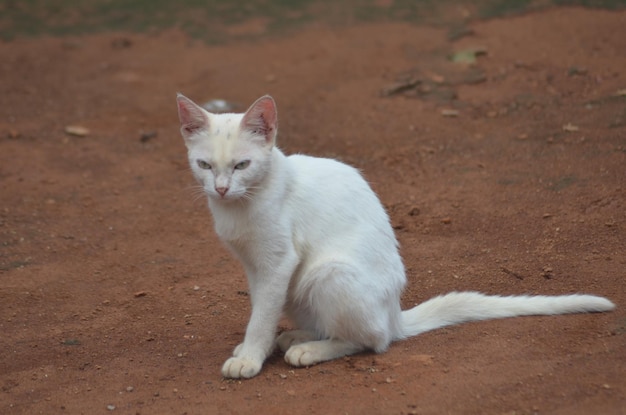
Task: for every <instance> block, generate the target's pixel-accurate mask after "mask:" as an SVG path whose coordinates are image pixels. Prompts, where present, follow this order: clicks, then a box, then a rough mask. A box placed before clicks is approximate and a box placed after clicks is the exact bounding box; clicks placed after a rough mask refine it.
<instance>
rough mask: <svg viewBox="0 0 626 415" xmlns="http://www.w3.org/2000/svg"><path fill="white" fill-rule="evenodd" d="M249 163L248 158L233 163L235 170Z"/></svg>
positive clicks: (241, 168)
mask: <svg viewBox="0 0 626 415" xmlns="http://www.w3.org/2000/svg"><path fill="white" fill-rule="evenodd" d="M249 165H250V160H244V161H240V162H239V163H237V164H235V170H243V169H245V168H246V167H248V166H249Z"/></svg>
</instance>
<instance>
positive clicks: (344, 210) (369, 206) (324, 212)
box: [287, 154, 388, 223]
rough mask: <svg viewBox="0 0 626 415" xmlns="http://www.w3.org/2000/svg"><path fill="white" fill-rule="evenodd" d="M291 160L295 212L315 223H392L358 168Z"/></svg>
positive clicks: (306, 158) (305, 158)
mask: <svg viewBox="0 0 626 415" xmlns="http://www.w3.org/2000/svg"><path fill="white" fill-rule="evenodd" d="M287 159H288V161H289V164H290V167H291V173H292V177H291V182H292V185H293V188H292V193H291V195H292V198H291V199H292V200H291V202H292V203H293V207H294V209H297V210H298V211H300V212H301V213H306V214H307V216H308V217H309V218H311V219H312V220H315V219H314V218H317V219H326V220H329V221H333V222H336V221H338V220H340V221H342V222H343V223H356V222H362V221H369V222H370V223H372V222H374V223H375V222H381V223H386V222H387V221H388V217H387V214H386V212H385V210H384V208H383V207H382V204H381V203H380V201H379V199H378V197H377V196H376V194H375V193H374V191H373V190H372V189H371V187H370V186H369V184H368V183H367V182H366V181H365V179H364V178H363V176H362V175H361V173H360V172H359V171H358V170H357V169H356V168H354V167H352V166H349V165H347V164H344V163H342V162H340V161H337V160H333V159H328V158H320V157H312V156H305V155H299V154H298V155H292V156H289V157H288V158H287Z"/></svg>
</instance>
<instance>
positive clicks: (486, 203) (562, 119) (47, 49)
mask: <svg viewBox="0 0 626 415" xmlns="http://www.w3.org/2000/svg"><path fill="white" fill-rule="evenodd" d="M625 28H626V12H625V11H601V10H584V9H580V8H556V9H547V10H542V11H538V12H535V13H530V14H526V15H523V16H517V17H506V18H498V19H493V20H487V21H475V22H473V23H470V24H468V25H466V26H465V27H464V28H463V30H461V31H458V30H454V31H450V30H449V28H447V27H443V26H438V27H432V26H430V27H429V26H418V25H409V24H406V23H367V24H366V23H359V24H354V25H351V26H347V27H343V28H339V27H332V26H325V25H311V26H310V27H308V28H305V29H300V30H297V31H295V32H293V33H290V34H289V35H281V36H260V38H259V39H258V40H251V39H248V40H240V41H236V42H231V43H227V44H222V45H216V46H215V45H214V46H210V45H207V44H205V43H202V42H200V41H196V40H193V39H190V38H189V37H187V36H186V35H184V34H182V33H181V32H178V31H174V30H170V31H165V32H159V33H156V32H155V33H151V34H127V33H104V34H97V35H86V36H81V37H63V38H46V37H37V38H30V39H25V38H18V39H15V40H12V41H10V42H4V43H2V44H1V45H0V50H1V51H2V52H1V54H2V59H1V61H0V74H1V75H0V87H1V90H2V102H1V104H0V192H1V193H0V199H1V200H0V244H1V245H0V281H1V282H0V333H1V337H0V387H1V390H0V413H2V414H104V413H120V414H212V413H219V414H245V413H256V414H267V413H272V414H287V413H289V414H291V413H307V414H381V413H385V414H459V413H467V414H534V413H537V414H591V413H594V414H626V376H625V374H626V290H625V289H624V282H623V281H624V277H625V276H626V274H625V269H626V267H625V264H626V250H625V244H626V232H625V226H626V54H625V53H624V51H626V29H625ZM264 30H265V27H264V24H263V22H262V21H253V22H250V24H248V25H239V26H237V27H233V32H235V33H251V34H253V35H256V34H259V35H262V34H263V33H264ZM459 51H462V52H464V53H463V54H455V52H459ZM468 51H469V52H468ZM473 52H474V53H473ZM451 55H452V56H457V57H459V58H460V59H462V58H467V59H470V60H472V59H474V58H476V62H475V63H474V64H468V63H457V62H452V61H451V60H450V59H449V58H450V56H451ZM476 55H477V56H476ZM394 86H396V87H398V88H395V89H394ZM398 89H399V90H398ZM177 91H180V92H182V93H184V94H186V95H187V96H189V97H191V98H192V99H195V100H197V101H199V102H203V101H207V100H209V99H213V98H223V99H227V100H229V101H232V102H235V103H238V104H239V105H240V109H244V108H245V107H246V106H247V105H248V104H250V103H251V102H252V101H253V100H254V99H255V98H257V97H258V96H260V95H262V94H265V93H270V94H272V95H273V96H274V97H275V99H276V101H277V103H278V108H279V120H280V132H279V145H280V147H281V148H282V149H283V150H285V151H286V152H288V153H294V152H301V153H307V154H312V155H319V156H326V157H334V158H338V159H341V160H343V161H345V162H348V163H350V164H352V165H355V166H357V167H358V168H360V169H361V170H362V171H363V173H364V175H365V176H366V177H367V179H368V180H369V181H370V182H371V184H372V186H373V187H374V189H375V190H376V192H377V193H378V194H379V196H380V198H381V199H382V201H383V203H384V204H385V206H386V207H387V209H388V211H389V213H390V216H391V219H392V222H393V225H394V228H395V229H396V232H397V236H398V238H399V240H400V243H401V245H402V254H403V257H404V261H405V264H406V268H407V274H408V279H409V285H408V287H407V290H406V292H405V295H404V297H403V306H404V307H405V308H408V307H411V306H413V305H414V304H416V303H419V302H422V301H424V300H426V299H428V298H430V297H432V296H434V295H438V294H442V293H446V292H448V291H451V290H479V291H483V292H486V293H492V294H525V293H531V294H540V293H541V294H564V293H575V292H585V293H594V294H598V295H603V296H606V297H609V298H610V299H611V300H613V301H614V302H615V303H616V304H617V309H616V310H615V311H613V312H611V313H606V314H590V315H569V316H558V317H525V318H517V319H507V320H500V321H489V322H481V323H471V324H465V325H461V326H456V327H451V328H446V329H442V330H438V331H434V332H431V333H427V334H423V335H421V336H418V337H415V338H411V339H409V340H406V341H403V342H398V343H394V344H393V345H392V346H391V348H390V349H389V351H388V352H386V353H384V354H381V355H375V354H372V353H363V354H359V355H356V356H352V357H348V358H344V359H339V360H337V361H333V362H328V363H324V364H321V365H318V366H314V367H310V368H305V369H293V368H291V367H289V366H288V365H287V364H286V363H285V362H284V361H283V359H282V356H280V355H279V354H278V353H277V354H276V355H274V356H272V357H271V358H270V359H269V360H268V361H267V362H266V364H265V366H264V369H263V371H262V372H261V374H260V375H259V376H258V377H256V378H254V379H251V380H245V381H238V380H225V379H223V378H222V377H221V375H220V368H221V365H222V363H223V361H224V360H225V359H226V358H227V357H229V356H230V353H231V351H232V349H233V347H234V346H235V345H236V344H238V343H239V342H240V340H241V339H242V337H243V334H244V330H245V325H246V323H247V319H248V314H249V310H250V308H249V303H248V301H249V299H248V297H247V291H246V290H247V287H246V282H245V276H244V274H243V270H242V268H241V267H240V265H239V264H238V263H237V262H236V261H235V260H234V259H233V258H231V256H230V255H229V254H228V252H227V251H226V250H225V249H224V248H223V247H222V246H221V245H220V243H219V241H218V240H217V238H216V236H215V235H214V234H213V231H212V219H211V217H210V213H209V212H208V210H207V209H206V202H205V200H204V198H203V197H201V196H200V195H198V194H197V192H196V191H194V187H193V186H194V183H193V179H192V177H191V174H190V172H189V171H188V167H187V165H186V154H185V148H184V144H183V141H182V139H181V138H180V136H179V133H178V125H177V116H176V105H175V93H176V92H177ZM68 126H78V127H83V128H87V129H88V134H87V135H85V136H77V135H72V134H68V133H67V132H65V128H66V127H68ZM79 132H80V131H79ZM355 209H358V206H355ZM281 326H282V327H287V326H288V322H283V323H281Z"/></svg>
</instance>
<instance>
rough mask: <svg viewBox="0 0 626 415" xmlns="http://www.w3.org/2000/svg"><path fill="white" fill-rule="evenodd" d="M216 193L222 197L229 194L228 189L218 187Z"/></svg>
mask: <svg viewBox="0 0 626 415" xmlns="http://www.w3.org/2000/svg"><path fill="white" fill-rule="evenodd" d="M215 191H216V192H217V193H219V194H220V196H222V197H224V195H225V194H226V192H228V187H216V188H215Z"/></svg>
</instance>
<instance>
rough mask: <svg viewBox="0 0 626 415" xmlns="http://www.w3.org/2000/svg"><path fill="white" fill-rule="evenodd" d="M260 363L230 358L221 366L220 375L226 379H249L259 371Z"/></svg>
mask: <svg viewBox="0 0 626 415" xmlns="http://www.w3.org/2000/svg"><path fill="white" fill-rule="evenodd" d="M262 366H263V362H262V361H257V360H254V359H251V358H248V357H231V358H230V359H228V360H227V361H226V362H225V363H224V366H222V375H223V376H224V377H226V378H232V379H238V378H251V377H253V376H256V375H258V374H259V372H260V371H261V367H262Z"/></svg>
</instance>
